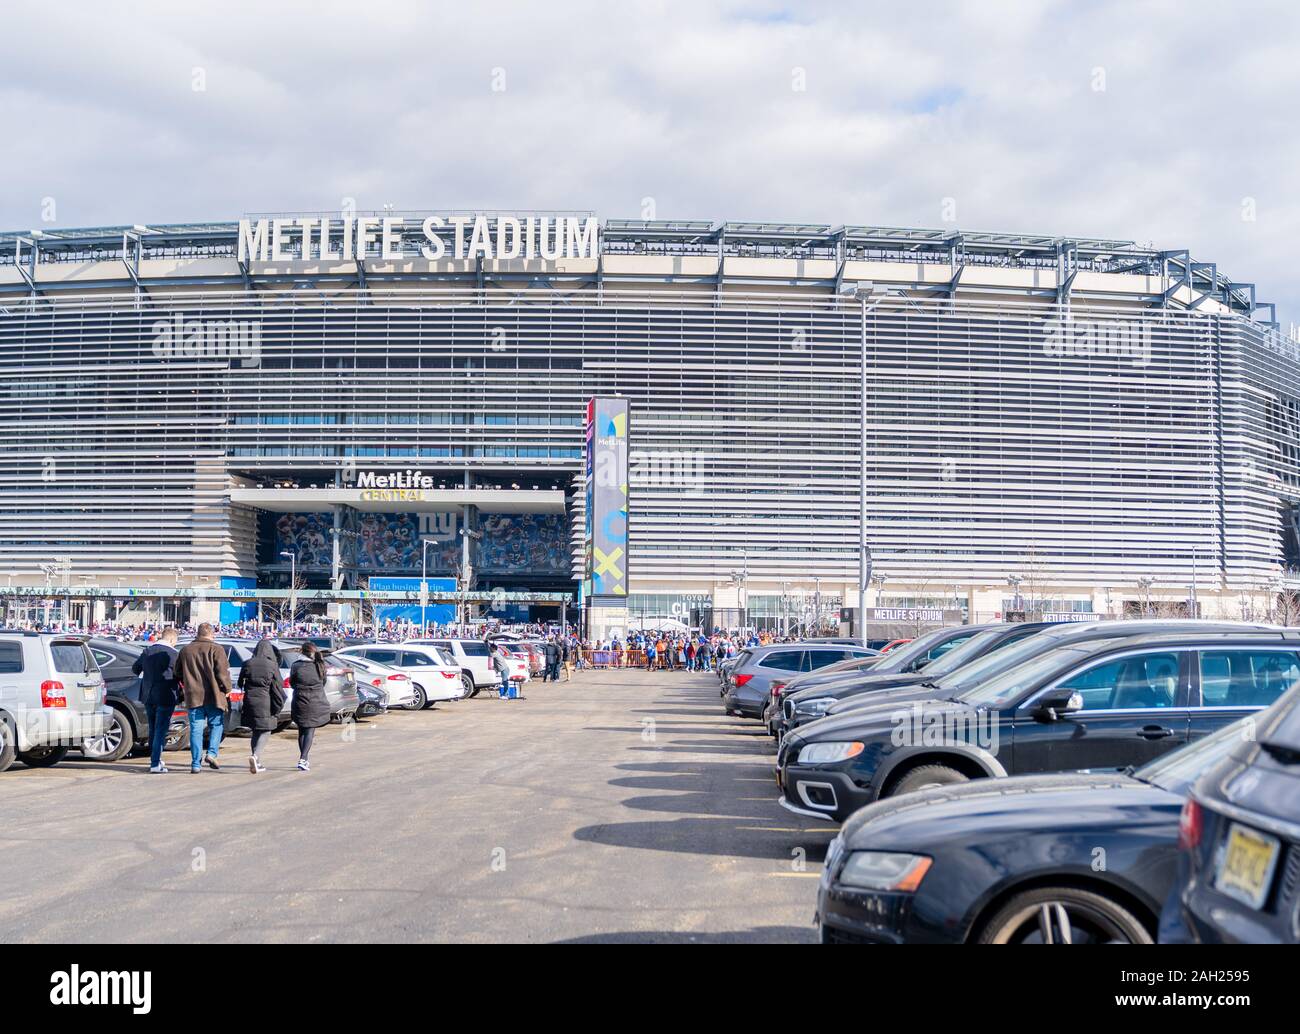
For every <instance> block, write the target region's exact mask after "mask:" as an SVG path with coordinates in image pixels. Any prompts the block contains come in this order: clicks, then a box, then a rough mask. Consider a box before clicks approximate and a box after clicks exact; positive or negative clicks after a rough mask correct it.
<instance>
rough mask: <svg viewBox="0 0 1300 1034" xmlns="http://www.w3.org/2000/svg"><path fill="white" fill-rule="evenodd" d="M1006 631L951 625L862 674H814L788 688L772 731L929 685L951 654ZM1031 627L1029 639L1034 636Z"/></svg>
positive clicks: (779, 732)
mask: <svg viewBox="0 0 1300 1034" xmlns="http://www.w3.org/2000/svg"><path fill="white" fill-rule="evenodd" d="M1004 627H1007V626H1003V625H950V626H948V627H946V628H936V629H934V630H933V631H931V632H927V633H926V634H925V635H923V636H921V637H920V638H919V639H914V640H912V641H911V642H909V643H908V644H906V645H905V646H904V647H902V648H900V649H897V650H894V651H893V652H891V653H888V654H881V655H879V657H878V659H876V660H875V661H874V662H873V663H871V664H870V666H869V667H867V668H864V669H859V670H856V671H854V670H845V671H832V670H831V669H829V668H828V669H827V670H826V671H824V672H815V673H813V674H812V675H809V676H804V677H802V678H801V679H800V680H799V684H798V686H789V687H787V692H786V693H783V694H782V697H781V700H780V720H778V719H777V716H776V712H775V709H774V713H773V715H772V722H771V725H772V728H771V731H772V732H773V733H774V734H775V735H776V736H777V738H778V739H779V738H780V737H781V736H783V735H784V734H785V733H786V732H788V731H789V730H790V729H791V728H793V727H795V726H797V725H802V724H804V723H805V722H809V721H812V720H813V719H815V718H820V717H821V716H822V715H824V714H825V713H826V709H827V708H828V707H829V706H830V705H831V704H833V703H834V702H835V701H837V700H840V699H843V698H844V697H847V696H855V695H857V694H859V693H865V692H869V691H872V690H874V689H893V688H896V687H898V686H904V685H909V684H916V683H921V682H924V681H925V680H926V679H927V678H928V675H926V674H924V673H925V672H927V671H928V670H930V666H931V665H933V664H937V663H939V661H940V658H945V657H946V656H948V655H949V654H951V653H952V652H954V651H956V650H959V649H961V648H963V647H964V646H965V645H966V644H968V643H969V642H970V641H971V640H972V639H974V638H975V637H976V636H977V635H978V634H979V633H980V632H982V631H986V630H992V629H995V628H1004ZM1034 627H1035V626H1031V627H1028V628H1027V629H1026V630H1025V632H1024V634H1025V635H1028V634H1030V633H1032V632H1033V630H1034Z"/></svg>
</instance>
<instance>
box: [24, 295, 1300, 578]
mask: <svg viewBox="0 0 1300 1034" xmlns="http://www.w3.org/2000/svg"><path fill="white" fill-rule="evenodd" d="M177 313H181V314H182V315H183V317H184V319H186V320H198V321H205V320H206V321H214V322H223V323H229V322H232V321H234V322H240V323H246V324H249V325H254V326H256V327H257V331H258V341H257V354H256V356H255V358H253V357H250V356H249V355H246V354H243V353H240V354H238V355H231V354H227V355H224V356H213V355H202V354H185V353H184V352H177V351H171V352H168V351H167V350H165V349H164V350H160V349H159V348H158V347H157V334H158V330H157V327H158V325H159V324H160V323H167V322H168V321H174V320H175V318H176V315H177ZM1083 324H1092V325H1095V326H1098V327H1102V328H1107V327H1110V328H1120V329H1119V331H1118V332H1117V334H1116V335H1112V336H1111V337H1107V335H1106V333H1104V332H1103V333H1102V334H1101V337H1100V339H1099V340H1101V341H1102V342H1103V347H1101V348H1100V350H1096V349H1094V350H1092V351H1089V350H1088V349H1087V348H1079V347H1075V346H1074V345H1071V344H1069V343H1067V344H1066V345H1065V346H1064V347H1062V346H1061V345H1060V338H1061V333H1062V331H1061V328H1062V326H1066V327H1067V328H1072V327H1076V326H1079V325H1083ZM862 326H863V318H862V313H861V311H860V307H859V305H858V303H857V302H855V301H853V300H852V299H851V298H848V297H844V296H836V295H834V294H833V293H830V292H828V291H824V290H813V289H806V290H799V289H795V288H793V287H784V288H781V289H777V288H775V287H773V288H770V289H766V290H760V289H758V288H757V287H755V286H752V285H750V286H747V287H746V288H745V289H741V288H740V287H734V288H728V289H727V290H723V291H717V290H713V289H711V288H710V289H698V288H695V287H691V286H690V285H686V284H681V285H673V284H663V285H659V286H657V287H654V288H650V287H646V286H644V285H641V286H635V287H629V286H618V287H615V286H610V285H605V286H603V287H601V288H600V289H596V288H595V287H581V288H574V289H573V290H569V291H565V292H560V291H557V290H555V289H554V288H549V287H528V288H517V287H511V288H510V289H507V288H505V287H501V286H498V287H489V288H482V289H480V288H471V287H463V286H451V287H448V286H438V285H427V284H425V285H409V284H392V283H390V284H384V285H370V286H369V287H367V288H366V289H365V290H360V289H358V288H356V287H354V286H340V285H338V284H332V285H331V286H330V289H329V291H328V292H326V291H325V290H323V289H322V290H314V289H313V290H302V289H291V288H287V287H286V288H275V289H263V288H248V289H242V288H232V287H229V286H225V285H222V286H212V287H208V288H200V287H191V288H189V289H187V290H185V291H180V290H174V291H168V290H165V289H161V288H159V287H157V286H154V287H151V289H150V290H148V291H147V292H139V293H137V292H135V291H132V290H113V291H102V292H98V293H81V294H77V293H72V292H65V293H59V294H50V295H41V296H37V297H36V298H34V299H27V298H24V299H22V300H19V301H14V300H12V299H10V300H7V301H6V302H5V304H4V307H3V309H0V574H3V573H4V572H6V571H9V570H13V571H17V572H32V571H34V570H35V569H36V568H37V566H38V565H39V564H40V563H41V562H43V561H45V560H47V559H49V558H51V557H68V558H71V559H72V560H73V563H74V565H75V569H76V570H77V571H78V572H83V573H85V574H87V575H95V576H97V577H100V578H101V579H105V580H112V579H116V578H122V579H127V578H129V577H134V576H138V575H140V574H142V573H150V574H157V573H160V572H164V571H166V570H167V569H168V568H169V567H170V566H171V565H181V566H183V567H184V568H185V569H186V571H187V572H190V573H192V574H193V575H195V576H200V577H215V576H218V575H232V574H234V575H251V574H253V573H254V571H255V559H254V556H253V552H254V544H253V539H254V538H255V535H256V528H255V525H254V523H253V522H252V521H251V519H250V517H249V515H248V514H247V512H244V511H242V510H241V509H240V508H239V507H236V506H232V505H231V503H230V501H229V498H228V493H229V490H230V488H231V487H232V485H234V484H236V483H240V482H241V480H243V481H246V480H248V479H253V480H256V479H268V478H274V477H281V476H286V477H290V476H292V477H313V478H315V477H320V478H328V477H329V476H331V475H332V474H333V473H337V472H339V471H342V470H344V469H347V468H349V467H351V468H355V467H356V465H357V464H358V463H370V464H387V465H390V466H398V465H401V466H408V465H411V464H413V463H418V465H419V466H421V467H422V468H423V469H425V470H427V471H431V472H446V473H447V475H448V476H449V477H451V476H455V477H456V478H460V477H462V476H464V475H465V474H466V473H468V474H469V475H470V477H471V478H472V477H474V476H475V475H477V474H480V473H489V472H491V473H501V472H519V473H521V474H523V475H525V476H526V475H528V474H529V473H545V474H547V475H549V476H552V477H559V478H561V479H563V480H565V481H568V480H569V479H571V478H572V477H573V476H574V475H576V474H577V473H578V472H579V470H580V467H581V450H582V446H583V435H582V414H583V411H584V406H585V402H586V400H587V399H588V398H589V397H591V396H593V395H606V394H617V395H618V396H620V397H623V398H625V399H627V400H628V404H629V406H630V407H631V409H632V411H633V412H634V413H635V414H636V421H635V435H634V440H633V442H632V445H631V453H630V457H629V466H630V479H629V486H630V492H631V496H632V498H633V499H634V500H635V519H634V521H633V522H632V533H631V540H630V542H629V551H630V554H631V558H632V559H631V566H630V570H629V576H630V578H631V579H632V581H633V583H634V584H636V585H638V586H640V585H646V584H654V585H671V584H673V583H675V582H679V581H681V580H682V579H689V578H714V579H725V578H726V577H727V575H728V572H730V571H732V570H733V569H735V568H736V567H737V566H738V564H739V562H740V557H741V551H742V549H743V550H744V551H745V553H746V554H747V561H746V562H747V564H748V569H749V575H750V577H751V578H767V579H781V580H790V581H792V582H799V583H801V584H808V583H811V582H812V580H813V579H822V580H826V581H828V582H839V583H845V582H852V581H853V580H854V579H855V578H856V571H857V553H856V543H857V534H858V519H859V518H858V502H857V500H858V469H859V451H858V415H859V406H865V408H866V414H867V419H868V428H869V438H868V445H867V469H868V489H867V499H868V504H867V515H866V523H867V533H868V537H869V540H870V541H871V543H872V548H873V552H874V556H875V559H876V562H877V563H878V564H879V565H881V566H884V567H887V568H888V570H889V572H890V575H891V577H893V578H901V579H907V580H910V581H912V582H915V583H918V584H919V583H924V582H925V581H926V580H928V579H936V578H939V577H942V579H943V580H944V581H945V582H946V583H949V584H980V583H990V582H1001V581H1002V580H1003V579H1004V578H1005V576H1006V574H1007V571H1008V570H1009V569H1012V568H1016V567H1019V568H1024V567H1025V566H1026V565H1041V566H1042V568H1043V569H1044V570H1050V571H1051V572H1052V576H1053V578H1054V579H1056V580H1058V581H1068V582H1070V583H1071V584H1077V585H1081V586H1088V585H1092V586H1100V585H1119V584H1131V583H1132V582H1133V581H1134V580H1135V579H1137V578H1140V577H1155V578H1157V579H1160V580H1163V581H1166V582H1169V583H1173V584H1186V583H1187V582H1188V581H1189V580H1190V579H1191V575H1192V568H1193V567H1194V566H1195V567H1197V569H1198V570H1199V572H1200V577H1201V578H1202V579H1207V578H1215V579H1222V580H1223V581H1224V583H1225V584H1228V585H1231V584H1234V583H1239V582H1240V583H1246V582H1252V581H1256V580H1258V579H1260V578H1263V577H1266V576H1267V575H1269V574H1270V573H1274V572H1276V570H1277V568H1278V565H1279V563H1280V562H1281V557H1282V551H1283V525H1282V509H1283V507H1284V506H1285V505H1287V504H1288V503H1289V502H1294V501H1295V500H1296V498H1297V496H1298V494H1300V464H1298V459H1297V435H1296V431H1297V426H1298V424H1300V418H1298V414H1300V401H1297V400H1300V359H1298V358H1297V355H1296V353H1295V347H1294V345H1293V344H1292V343H1290V342H1287V341H1285V340H1284V339H1282V338H1280V337H1279V336H1278V335H1277V334H1276V333H1275V332H1273V331H1270V330H1268V329H1266V328H1263V327H1261V326H1260V325H1258V324H1255V323H1252V322H1251V321H1249V320H1247V319H1246V318H1244V317H1243V316H1241V315H1239V314H1234V313H1223V312H1218V313H1204V312H1200V311H1184V310H1178V309H1173V308H1157V307H1151V306H1143V305H1139V304H1135V303H1132V302H1129V303H1124V304H1120V303H1114V304H1110V303H1103V302H1102V301H1100V300H1096V301H1094V300H1090V299H1086V298H1076V299H1074V301H1073V302H1072V303H1071V304H1070V305H1069V306H1068V307H1065V306H1061V305H1060V304H1057V303H1055V302H1050V303H1049V302H1047V301H1042V300H1026V299H1024V298H1020V297H986V296H975V297H953V298H943V299H931V298H922V297H910V298H898V297H893V296H890V297H889V298H887V299H885V300H884V301H882V302H881V303H879V304H875V305H873V307H872V309H871V311H870V312H868V313H867V314H866V317H865V328H866V336H867V355H868V360H867V362H868V370H867V374H868V376H867V392H866V396H865V398H863V399H860V398H859V386H858V377H859V365H858V362H859V359H858V356H859V349H860V331H861V328H862ZM1115 342H1119V345H1118V346H1115ZM1112 346H1114V347H1112ZM572 505H573V506H574V507H575V508H576V509H578V511H579V512H578V513H577V514H575V516H574V518H573V523H574V526H575V527H581V513H580V508H581V505H582V498H581V495H578V496H577V497H576V498H575V499H574V500H573V504H572ZM575 560H579V558H578V557H575Z"/></svg>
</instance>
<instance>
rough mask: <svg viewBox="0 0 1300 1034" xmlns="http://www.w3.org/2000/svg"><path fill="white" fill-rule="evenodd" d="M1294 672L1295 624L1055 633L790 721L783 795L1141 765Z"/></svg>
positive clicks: (830, 809) (814, 798)
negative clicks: (916, 687)
mask: <svg viewBox="0 0 1300 1034" xmlns="http://www.w3.org/2000/svg"><path fill="white" fill-rule="evenodd" d="M1297 683H1300V632H1295V631H1278V632H1272V633H1265V632H1254V633H1240V634H1227V633H1214V632H1208V633H1203V634H1199V635H1197V634H1190V633H1185V634H1167V635H1160V636H1143V637H1139V638H1136V639H1131V638H1121V639H1104V640H1100V641H1096V642H1090V643H1080V644H1078V645H1076V646H1063V647H1057V648H1056V649H1054V650H1049V651H1048V652H1046V653H1044V654H1041V655H1039V656H1037V657H1035V658H1033V659H1032V660H1030V661H1028V662H1026V663H1025V664H1021V665H1018V666H1017V667H1014V668H1012V669H1011V670H1010V671H1007V672H1004V673H1003V674H1001V675H999V676H997V677H995V678H992V679H989V680H988V681H987V682H984V683H982V684H981V685H979V686H977V687H975V688H974V689H972V690H969V691H967V692H965V693H962V694H959V695H958V696H956V697H954V698H952V699H948V700H936V699H925V700H913V701H911V702H910V704H909V703H907V702H900V701H898V700H897V699H896V698H894V699H889V700H886V701H884V702H882V703H881V704H879V705H877V706H875V707H867V708H864V709H862V710H855V711H848V712H845V713H844V714H839V715H829V716H827V717H826V718H822V719H821V720H819V721H815V722H812V723H811V724H809V725H805V726H803V727H802V728H800V729H796V730H794V731H793V732H791V733H790V734H789V735H788V736H786V737H785V739H784V740H783V741H782V743H781V746H780V749H779V750H778V753H777V780H778V783H779V785H780V787H781V790H782V797H781V804H782V805H783V806H784V807H785V808H787V809H788V810H790V811H793V812H796V813H798V814H801V815H808V816H815V817H817V818H820V819H827V818H832V819H836V820H839V821H843V820H844V819H846V818H848V816H849V815H851V814H852V813H853V812H855V811H857V810H858V808H861V807H862V806H864V805H866V804H870V803H871V802H872V801H875V800H877V799H878V798H880V797H889V796H892V795H894V794H899V793H908V792H910V791H913V790H920V789H925V788H927V787H930V786H939V785H947V784H950V783H960V782H965V781H966V780H968V779H976V778H982V777H987V776H1006V775H1028V774H1034V773H1038V772H1065V771H1071V770H1075V769H1082V768H1101V769H1106V768H1120V767H1124V766H1126V765H1141V764H1145V763H1146V762H1148V761H1152V760H1154V759H1155V758H1157V757H1159V756H1160V755H1162V754H1167V753H1168V752H1169V751H1171V750H1174V749H1176V748H1177V747H1179V746H1181V745H1182V744H1184V743H1188V742H1191V741H1193V740H1197V739H1200V738H1201V737H1202V736H1205V735H1207V734H1209V733H1211V732H1214V731H1216V730H1218V729H1221V728H1223V726H1225V725H1228V724H1230V723H1231V722H1233V721H1236V720H1237V719H1238V718H1242V717H1245V716H1247V715H1249V714H1253V713H1255V712H1257V711H1259V710H1261V709H1262V708H1263V707H1265V706H1267V705H1269V704H1271V703H1273V702H1274V701H1275V700H1277V699H1278V697H1279V696H1281V694H1282V693H1283V692H1284V691H1286V690H1287V689H1289V688H1290V687H1291V686H1293V685H1296V684H1297ZM883 695H884V696H886V697H890V696H891V695H890V694H883Z"/></svg>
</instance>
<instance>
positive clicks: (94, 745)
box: [81, 707, 135, 761]
mask: <svg viewBox="0 0 1300 1034" xmlns="http://www.w3.org/2000/svg"><path fill="white" fill-rule="evenodd" d="M112 712H113V714H112V717H110V718H109V720H108V727H107V728H106V729H105V730H104V735H103V736H97V737H95V738H94V739H90V740H83V741H82V743H81V753H82V754H83V755H84V756H85V757H87V758H88V759H90V760H91V761H120V760H122V758H124V757H126V756H127V755H128V754H129V753H131V748H132V747H134V746H135V730H133V729H132V728H131V723H130V722H129V721H128V720H127V717H126V715H124V714H123V713H122V712H121V711H120V710H118V709H117V708H116V707H114V708H112Z"/></svg>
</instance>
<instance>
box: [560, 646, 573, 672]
mask: <svg viewBox="0 0 1300 1034" xmlns="http://www.w3.org/2000/svg"><path fill="white" fill-rule="evenodd" d="M561 649H562V653H561V660H562V661H563V664H564V681H565V682H572V681H573V640H571V639H566V640H564V643H563V646H562V648H561Z"/></svg>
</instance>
